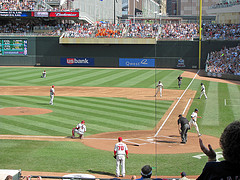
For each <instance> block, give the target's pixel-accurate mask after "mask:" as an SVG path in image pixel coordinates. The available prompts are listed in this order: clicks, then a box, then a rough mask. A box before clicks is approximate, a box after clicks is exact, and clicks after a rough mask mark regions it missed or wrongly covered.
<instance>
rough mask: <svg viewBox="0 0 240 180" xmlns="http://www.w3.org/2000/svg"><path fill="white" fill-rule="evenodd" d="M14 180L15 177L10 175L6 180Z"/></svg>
mask: <svg viewBox="0 0 240 180" xmlns="http://www.w3.org/2000/svg"><path fill="white" fill-rule="evenodd" d="M12 179H13V177H12V176H11V175H8V176H7V177H6V178H5V180H12Z"/></svg>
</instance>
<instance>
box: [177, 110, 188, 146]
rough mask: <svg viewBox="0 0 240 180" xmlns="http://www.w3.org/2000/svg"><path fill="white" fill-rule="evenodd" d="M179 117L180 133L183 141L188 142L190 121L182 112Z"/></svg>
mask: <svg viewBox="0 0 240 180" xmlns="http://www.w3.org/2000/svg"><path fill="white" fill-rule="evenodd" d="M178 117H179V119H178V131H179V134H181V139H182V142H181V143H183V144H185V143H186V142H187V132H188V130H189V129H190V125H189V121H188V120H187V118H185V117H183V116H182V115H181V114H179V115H178Z"/></svg>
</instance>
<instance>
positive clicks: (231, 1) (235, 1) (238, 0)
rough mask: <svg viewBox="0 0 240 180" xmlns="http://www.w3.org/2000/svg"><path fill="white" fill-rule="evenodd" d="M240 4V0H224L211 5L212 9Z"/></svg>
mask: <svg viewBox="0 0 240 180" xmlns="http://www.w3.org/2000/svg"><path fill="white" fill-rule="evenodd" d="M239 4H240V0H227V1H222V2H220V3H217V4H214V5H212V6H210V8H212V9H216V8H224V7H231V6H235V5H239Z"/></svg>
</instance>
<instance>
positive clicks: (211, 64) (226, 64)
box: [207, 46, 240, 75]
mask: <svg viewBox="0 0 240 180" xmlns="http://www.w3.org/2000/svg"><path fill="white" fill-rule="evenodd" d="M207 72H211V73H222V74H234V75H240V46H236V47H232V48H228V49H227V48H226V47H225V48H223V49H221V50H220V51H213V52H211V53H210V56H209V59H208V60H207Z"/></svg>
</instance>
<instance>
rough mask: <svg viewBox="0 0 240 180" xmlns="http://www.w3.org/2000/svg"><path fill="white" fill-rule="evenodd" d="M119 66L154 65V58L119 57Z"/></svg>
mask: <svg viewBox="0 0 240 180" xmlns="http://www.w3.org/2000/svg"><path fill="white" fill-rule="evenodd" d="M119 66H120V67H155V59H148V58H145V59H140V58H119Z"/></svg>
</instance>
